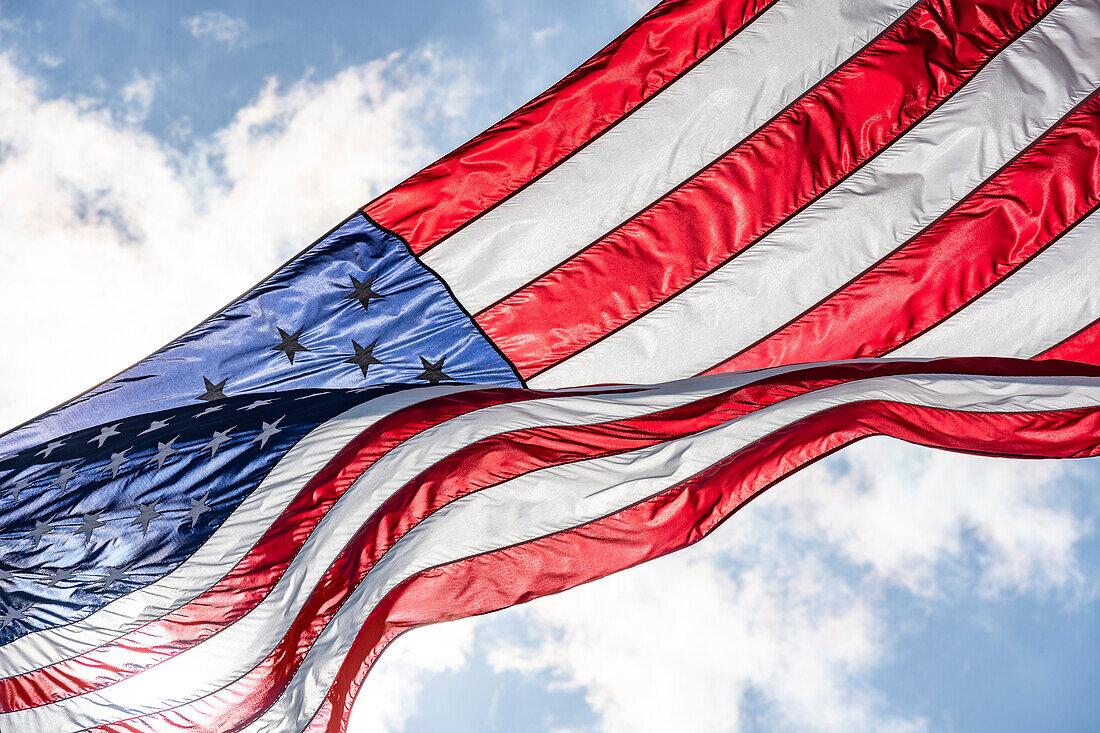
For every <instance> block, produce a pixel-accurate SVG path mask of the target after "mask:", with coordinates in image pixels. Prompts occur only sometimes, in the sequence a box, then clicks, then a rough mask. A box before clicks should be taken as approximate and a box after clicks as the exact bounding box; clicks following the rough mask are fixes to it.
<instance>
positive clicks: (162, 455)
mask: <svg viewBox="0 0 1100 733" xmlns="http://www.w3.org/2000/svg"><path fill="white" fill-rule="evenodd" d="M179 439H180V436H178V435H177V436H176V437H174V438H172V439H171V440H169V441H168V442H167V443H161V442H158V443H157V456H156V458H157V470H158V471H159V470H160V469H161V468H162V467H163V466H164V462H165V461H166V460H168V456H170V455H172V454H173V453H175V452H176V449H175V448H173V447H172V445H173V444H174V443H175V442H176V441H177V440H179Z"/></svg>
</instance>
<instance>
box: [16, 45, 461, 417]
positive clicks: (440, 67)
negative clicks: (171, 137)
mask: <svg viewBox="0 0 1100 733" xmlns="http://www.w3.org/2000/svg"><path fill="white" fill-rule="evenodd" d="M466 78H467V75H466V73H465V70H464V67H462V66H461V65H459V64H457V63H455V62H452V61H450V60H448V59H447V58H445V57H443V56H441V55H440V54H438V53H436V52H433V51H430V50H426V51H422V52H419V53H416V54H413V55H412V56H409V57H403V56H397V55H393V56H390V57H387V58H385V59H379V60H377V61H374V62H371V63H368V64H364V65H361V66H355V67H351V68H348V69H345V70H344V71H342V72H340V73H338V74H336V75H335V76H333V77H331V78H328V79H320V80H313V79H308V78H307V79H304V80H301V81H298V82H295V83H292V84H283V83H280V82H279V81H278V80H276V79H270V80H269V81H268V83H267V85H266V86H265V87H264V89H263V91H262V92H261V93H260V94H259V95H258V96H257V98H256V99H255V100H254V101H253V102H252V103H251V104H250V105H248V106H247V107H245V108H243V109H241V110H240V111H239V112H238V113H237V115H236V117H235V118H234V119H233V121H232V122H231V123H230V124H229V125H227V126H226V127H225V128H224V129H222V130H220V131H219V132H218V133H216V134H215V135H213V136H212V137H210V138H208V139H205V140H198V141H195V144H194V146H192V147H189V148H188V150H189V152H186V153H185V152H182V151H181V150H180V149H177V148H175V147H173V146H172V145H171V144H170V143H168V142H165V141H162V140H158V139H157V138H154V137H153V136H151V135H149V134H147V133H145V132H143V131H142V130H141V129H139V128H137V127H135V126H133V125H131V124H129V123H128V121H127V120H125V119H119V118H117V117H114V116H112V114H111V113H110V111H109V110H108V108H107V105H106V103H105V101H104V100H101V99H88V98H84V99H75V100H72V99H46V98H43V97H42V95H41V94H40V91H39V87H38V84H37V83H36V81H35V80H34V79H33V78H32V77H31V76H29V75H27V74H26V73H25V72H24V71H23V70H22V69H21V68H19V67H18V66H17V64H16V63H15V62H14V60H13V58H12V57H11V56H10V55H0V200H3V202H4V205H3V206H2V207H0V262H2V263H3V267H2V269H0V313H3V314H4V316H3V318H0V343H2V344H4V352H3V353H4V355H5V359H4V360H3V361H2V362H0V426H3V427H6V426H10V425H13V424H15V423H16V422H18V421H20V420H22V419H26V418H28V417H31V416H33V415H34V414H36V413H37V412H40V411H42V410H44V409H47V408H49V407H52V406H53V405H54V404H57V403H58V402H61V401H62V400H64V399H66V398H68V397H70V396H72V395H74V394H76V393H78V392H80V391H83V390H84V389H86V388H87V387H89V386H90V385H91V384H94V383H95V382H97V381H99V380H101V379H104V378H106V377H109V376H110V375H111V374H113V373H115V372H117V371H119V370H121V369H123V368H125V367H126V366H128V365H129V364H131V363H133V362H135V361H136V360H137V359H139V358H141V357H143V356H144V355H145V354H147V353H149V352H151V351H153V350H154V349H156V348H158V347H159V346H161V345H162V344H164V343H166V342H167V341H169V340H170V339H172V338H174V337H175V336H177V335H178V334H180V333H182V332H183V331H185V330H186V329H188V328H190V327H191V326H192V325H194V324H195V323H196V322H198V321H199V320H201V319H202V318H204V317H205V316H207V315H208V314H210V313H211V312H213V311H214V310H216V309H217V308H219V307H221V306H222V305H224V304H225V303H226V302H227V301H228V300H229V298H230V297H231V296H232V295H233V294H236V293H239V292H242V291H243V290H245V289H247V288H248V287H250V286H251V285H252V284H254V283H255V282H256V281H257V280H258V279H260V278H261V277H263V276H264V275H266V274H267V273H268V272H270V271H271V270H272V269H274V268H275V267H276V266H277V265H279V264H280V263H281V262H282V261H283V260H285V259H286V258H287V257H288V256H290V255H291V254H293V253H294V252H296V251H297V250H299V249H301V248H302V247H304V246H305V245H306V244H308V243H309V242H311V241H312V240H313V239H315V238H316V237H317V236H318V235H319V234H321V233H323V232H325V231H326V230H327V229H329V228H330V227H331V226H332V225H333V224H334V223H335V222H337V221H339V220H340V219H342V218H343V217H344V216H346V215H347V214H348V213H350V212H351V211H354V209H355V208H356V207H358V206H360V205H362V204H363V203H365V202H366V201H368V200H369V199H370V198H371V197H372V196H373V195H376V194H377V193H379V192H380V191H381V190H384V188H385V187H386V186H388V185H392V184H393V183H395V182H396V181H397V180H399V179H400V178H401V177H403V176H405V175H407V174H408V172H409V171H411V170H415V169H416V167H417V166H418V165H422V164H423V163H425V162H426V161H427V160H428V159H430V157H431V156H432V155H433V154H434V152H435V151H434V150H433V149H432V146H431V145H430V144H429V143H428V142H427V140H428V132H427V130H428V129H429V128H433V129H438V128H440V127H442V126H444V125H445V124H447V123H448V121H449V120H451V119H452V118H453V116H454V115H458V114H460V113H462V111H463V110H464V109H465V107H464V105H465V104H466V103H467V102H468V101H469V99H470V96H471V94H472V87H471V86H470V85H469V84H468V83H466V82H464V79H466ZM154 86H155V83H154V82H145V81H137V83H136V85H131V87H129V88H128V90H129V91H127V92H124V95H127V94H128V95H129V98H130V99H131V101H133V102H134V103H135V104H138V105H140V104H143V103H144V102H145V101H148V100H149V99H150V97H149V95H151V94H152V92H153V88H154Z"/></svg>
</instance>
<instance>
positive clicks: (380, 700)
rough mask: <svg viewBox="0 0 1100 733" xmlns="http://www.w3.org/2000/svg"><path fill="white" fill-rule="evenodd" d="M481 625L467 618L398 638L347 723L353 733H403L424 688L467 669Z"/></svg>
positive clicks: (360, 697) (380, 661)
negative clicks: (443, 675)
mask: <svg viewBox="0 0 1100 733" xmlns="http://www.w3.org/2000/svg"><path fill="white" fill-rule="evenodd" d="M476 624H477V621H476V620H475V619H463V620H461V621H453V622H451V623H446V624H438V625H436V626H427V627H425V628H422V629H417V630H416V631H415V632H413V633H409V634H404V635H403V636H400V637H398V638H397V639H396V640H395V641H394V642H393V644H391V645H390V646H389V648H387V649H386V651H385V652H384V653H383V654H382V656H381V657H380V658H379V660H378V663H377V664H376V665H375V667H374V669H373V670H371V673H370V683H369V684H366V685H364V686H363V689H362V691H361V692H360V694H359V696H358V697H357V698H356V700H355V705H354V707H353V708H352V710H351V718H350V720H349V721H348V729H349V730H350V731H353V732H354V733H399V731H401V730H403V728H404V724H405V722H406V721H407V720H408V719H409V718H411V717H412V716H413V714H414V713H415V712H416V710H417V697H418V695H419V693H420V692H421V691H422V690H423V688H424V684H425V683H426V682H427V681H428V680H429V679H431V678H432V677H433V676H435V675H438V674H440V673H443V672H454V671H457V670H460V669H462V668H463V667H464V666H465V664H466V660H467V659H468V658H469V656H470V653H471V652H472V651H473V646H474V631H475V628H476Z"/></svg>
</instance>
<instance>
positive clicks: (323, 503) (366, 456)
mask: <svg viewBox="0 0 1100 733" xmlns="http://www.w3.org/2000/svg"><path fill="white" fill-rule="evenodd" d="M563 394H565V393H550V392H533V391H522V390H516V389H511V388H500V389H487V390H477V391H476V392H473V391H472V392H464V393H459V394H454V395H448V396H444V397H440V398H437V399H433V400H429V401H427V402H423V403H420V404H418V405H413V406H411V407H408V408H405V409H403V410H400V411H398V412H395V413H393V414H391V415H387V416H386V417H385V418H383V419H381V420H379V421H378V422H377V423H375V424H374V425H372V426H371V427H370V428H368V429H367V430H364V431H363V432H362V433H360V434H359V435H358V436H356V437H355V439H354V440H352V441H351V442H350V443H349V444H348V445H347V446H346V447H344V448H343V449H342V450H341V451H340V452H339V453H338V454H337V455H336V456H334V457H333V458H332V459H331V460H330V461H329V462H328V464H327V465H326V466H325V467H324V468H323V469H322V470H321V471H320V472H319V473H318V474H317V475H316V476H315V477H314V478H313V479H311V480H310V481H309V482H308V483H307V484H306V486H305V487H304V488H303V489H302V491H300V492H299V493H298V495H297V496H295V497H294V499H293V500H292V501H291V503H290V504H289V505H288V506H287V508H286V509H285V510H284V511H283V513H282V514H281V515H280V516H279V517H278V518H277V519H276V520H275V522H274V523H273V524H272V525H271V527H270V528H269V529H268V530H267V531H266V532H265V533H264V535H263V537H261V538H260V540H259V541H258V542H257V543H256V545H255V547H253V548H252V549H251V550H249V552H248V554H247V555H245V557H243V558H242V559H241V560H240V562H238V563H237V564H236V566H234V568H233V569H232V570H231V571H230V572H229V573H228V574H227V575H226V576H225V577H224V578H223V579H222V580H221V581H219V582H218V583H217V584H216V585H214V586H213V587H212V588H210V589H209V590H207V591H205V592H204V593H202V594H201V595H199V596H198V597H196V598H195V599H194V600H192V601H190V602H189V603H187V604H186V605H184V606H181V607H180V608H178V609H176V610H175V611H173V612H172V613H170V614H168V615H166V616H163V617H161V618H158V619H155V620H153V621H150V622H148V623H146V624H144V625H142V626H140V627H138V628H137V629H134V630H133V631H131V632H129V633H127V634H126V635H125V636H122V637H120V638H119V639H116V640H114V641H112V642H110V643H108V644H105V645H103V646H100V647H98V648H96V649H93V650H91V651H88V652H85V653H84V654H81V655H79V656H77V657H74V658H72V659H69V660H66V661H63V662H60V663H58V664H54V665H50V666H48V667H43V668H41V669H38V670H35V671H33V672H28V673H27V674H23V675H19V676H16V677H8V678H5V679H2V680H0V711H3V712H11V711H14V710H24V709H27V708H31V707H35V706H37V705H44V704H47V703H50V702H55V701H57V700H62V699H65V698H67V697H71V696H73V695H78V694H82V693H86V692H90V691H92V690H97V689H100V688H102V687H104V686H106V685H109V684H113V683H114V682H118V681H119V680H121V679H125V678H127V677H130V676H132V675H134V674H137V673H138V672H141V671H142V670H144V669H148V668H149V667H152V666H153V665H155V664H158V663H160V662H162V661H164V660H166V659H169V658H171V657H174V656H175V655H177V654H179V653H180V652H183V651H186V650H187V649H189V648H191V647H193V646H195V645H196V644H198V643H199V642H201V641H203V640H205V639H207V638H209V637H211V636H213V635H214V634H215V633H217V632H218V631H220V630H221V629H223V628H225V627H226V626H228V625H229V624H231V623H233V622H235V621H237V620H238V619H240V618H241V617H242V616H244V615H245V614H246V613H248V612H249V611H251V610H252V609H253V608H255V607H256V606H257V605H258V604H259V603H260V601H261V600H263V598H264V597H265V596H266V595H267V593H268V592H269V591H270V590H271V588H272V587H273V586H274V585H275V583H276V582H278V580H279V578H280V577H282V574H283V572H285V571H286V568H287V567H288V566H289V564H290V562H291V561H292V560H293V559H294V557H295V556H296V555H297V554H298V551H299V550H300V549H301V547H302V544H303V543H304V542H305V540H306V538H307V537H308V536H309V535H310V533H311V532H312V531H313V529H314V528H315V527H316V526H317V524H318V523H319V522H320V521H321V518H322V517H324V515H325V514H327V513H328V510H329V509H330V508H331V507H332V505H333V504H334V503H336V501H337V499H339V498H340V497H341V496H342V495H343V494H344V492H345V491H346V490H347V488H348V487H349V486H351V484H352V483H354V481H355V480H356V479H357V478H359V476H360V475H361V474H362V473H363V471H365V470H366V469H367V468H369V467H370V466H371V465H372V464H373V463H374V462H375V461H377V460H378V459H379V458H381V457H382V456H384V455H386V454H387V453H389V452H390V451H391V450H393V449H394V448H395V447H397V446H398V445H400V444H401V443H403V442H405V441H406V440H408V439H409V438H411V437H413V436H414V435H416V434H418V433H420V432H422V431H424V430H426V429H428V428H430V427H432V426H434V425H438V424H440V423H443V422H446V421H447V420H450V419H452V418H454V417H457V416H459V415H463V414H467V413H469V412H472V411H475V410H479V409H484V408H486V407H490V406H492V405H499V404H503V403H505V402H518V401H524V400H529V399H537V398H540V397H547V396H561V395H563Z"/></svg>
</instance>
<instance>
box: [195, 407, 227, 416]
mask: <svg viewBox="0 0 1100 733" xmlns="http://www.w3.org/2000/svg"><path fill="white" fill-rule="evenodd" d="M222 407H223V405H211V406H210V407H207V408H206V409H205V410H203V411H202V412H200V413H199V414H198V415H195V417H202V416H203V415H209V414H210V413H211V412H217V411H218V410H220V409H222Z"/></svg>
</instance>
